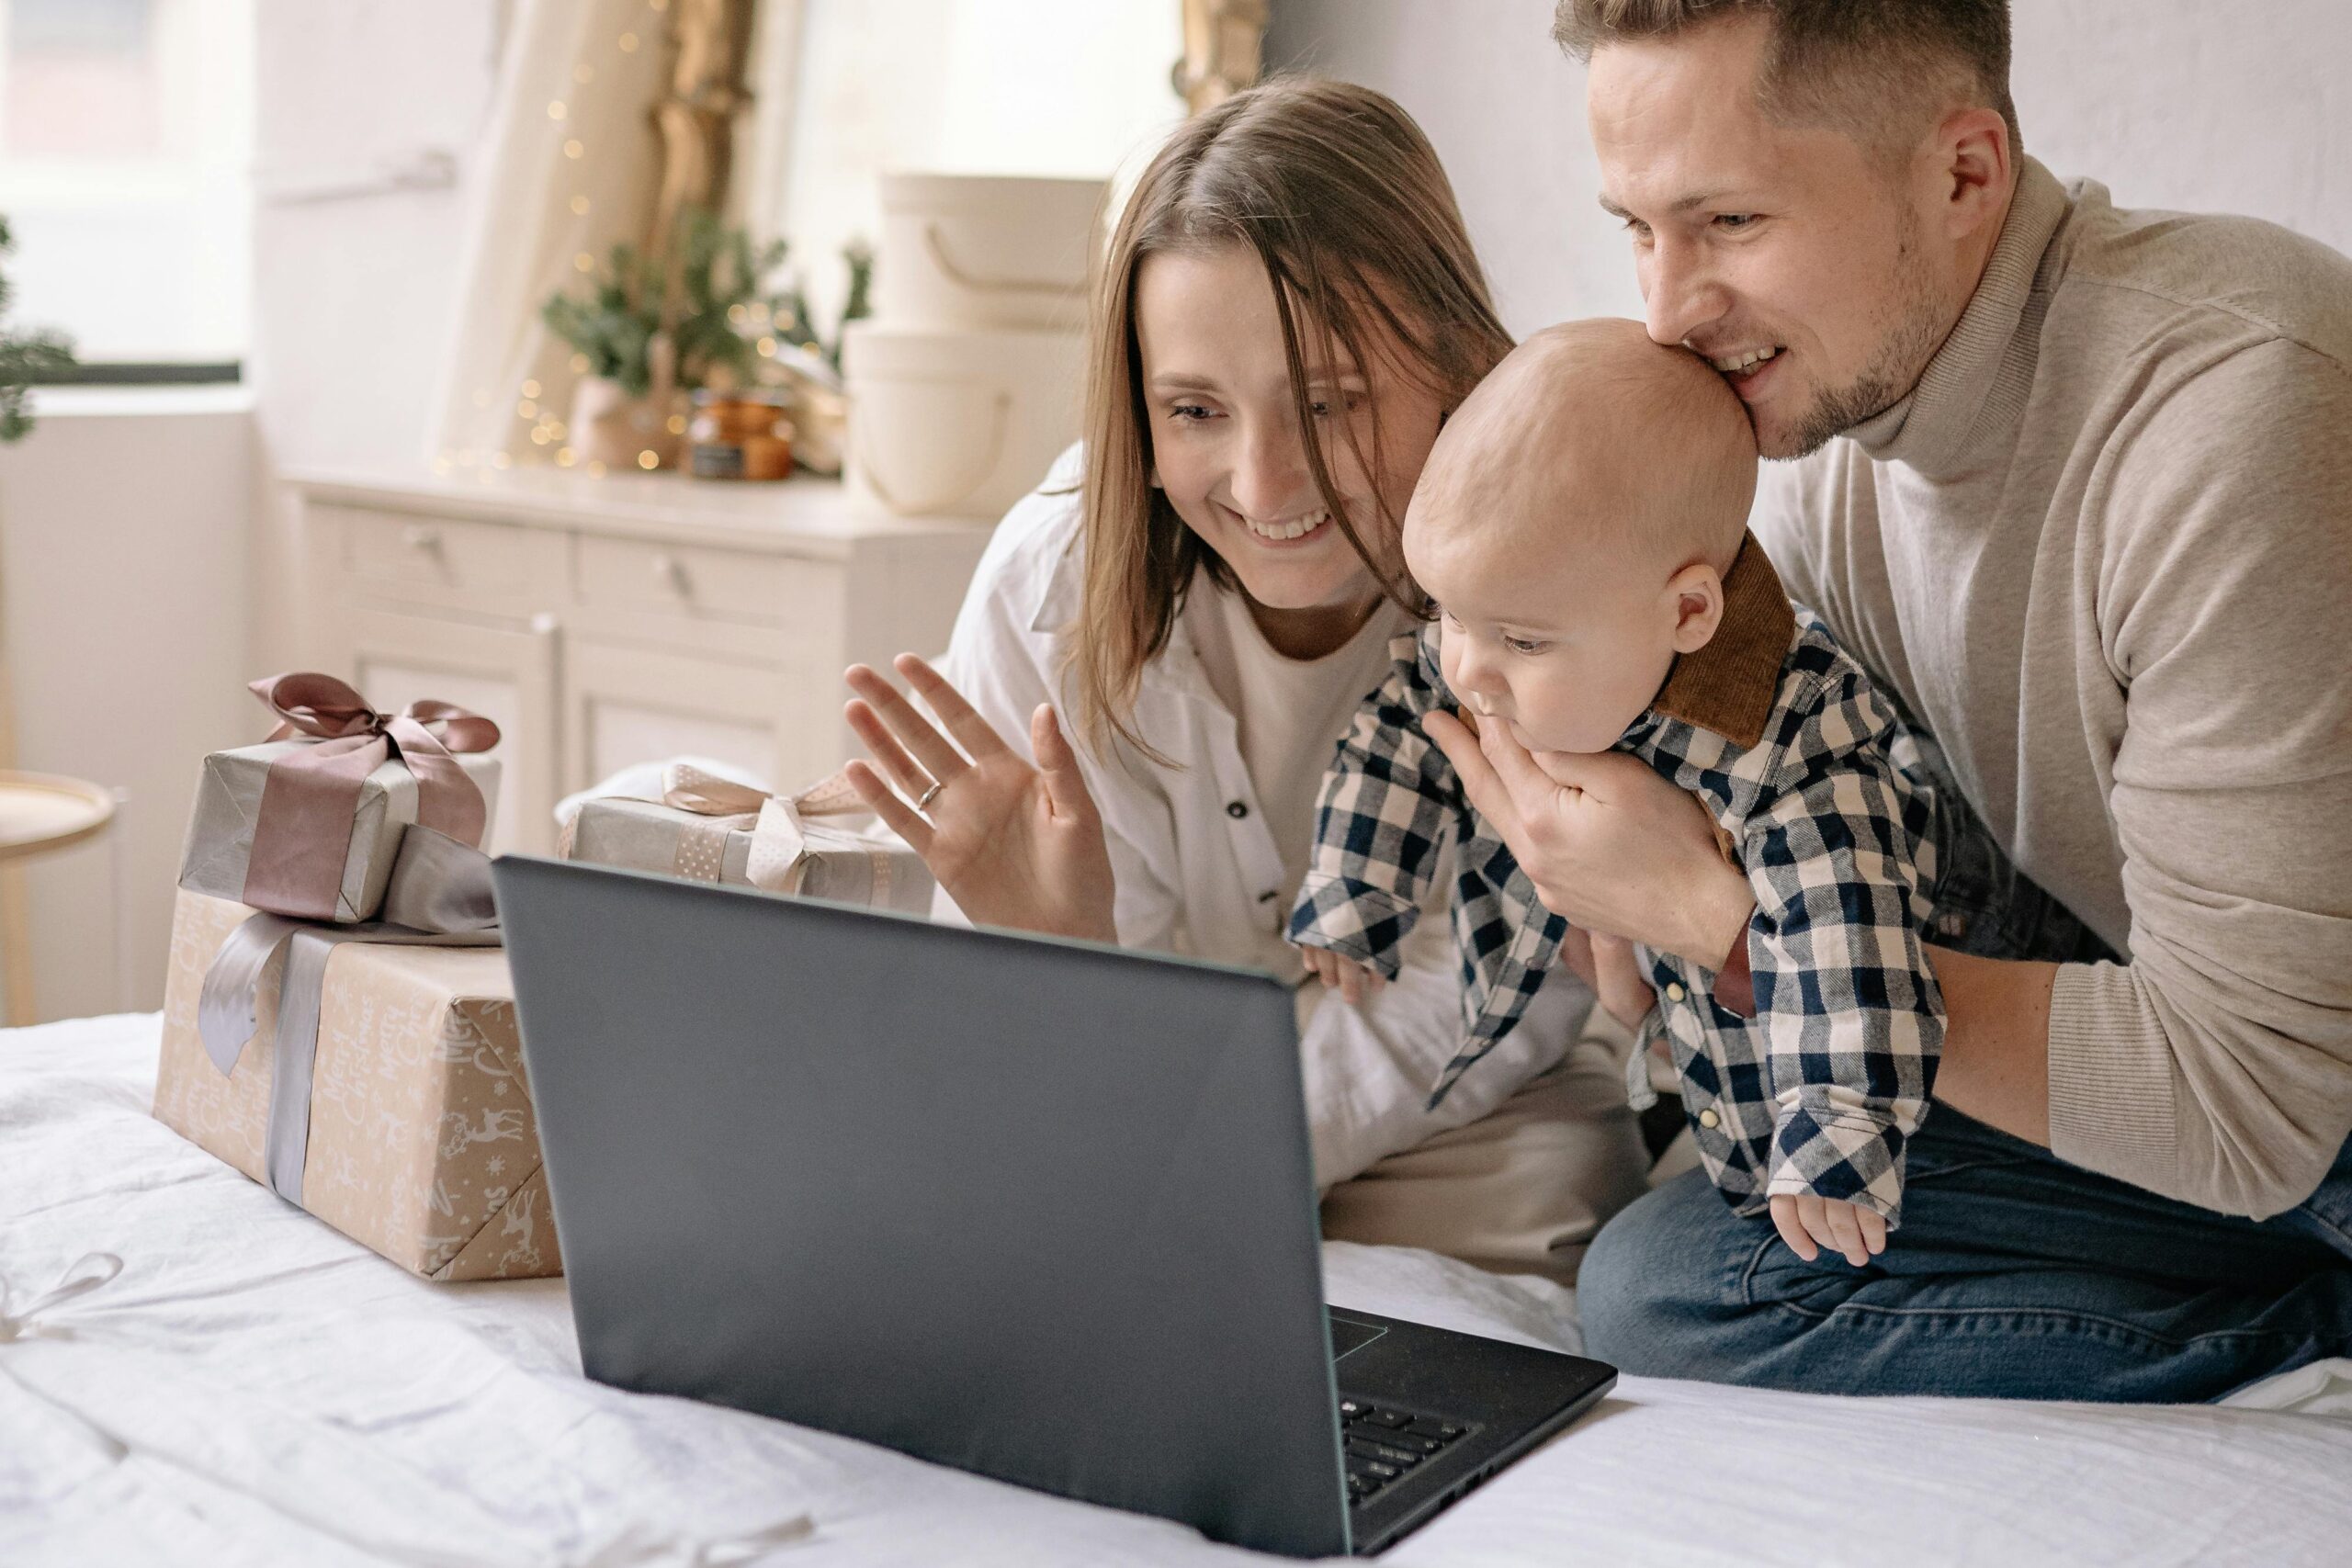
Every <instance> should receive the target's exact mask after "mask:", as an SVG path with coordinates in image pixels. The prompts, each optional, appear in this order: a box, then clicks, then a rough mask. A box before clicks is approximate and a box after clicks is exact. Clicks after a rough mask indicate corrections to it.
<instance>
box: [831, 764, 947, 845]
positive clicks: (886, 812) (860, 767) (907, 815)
mask: <svg viewBox="0 0 2352 1568" xmlns="http://www.w3.org/2000/svg"><path fill="white" fill-rule="evenodd" d="M842 773H843V774H844V775H846V776H847V778H848V779H849V787H850V788H852V789H854V790H855V791H857V798H858V799H860V800H862V801H864V802H865V808H866V809H867V810H868V811H871V812H873V813H874V815H876V817H879V818H882V821H883V823H884V825H885V826H887V827H888V829H890V831H892V832H893V833H896V834H898V835H899V837H900V838H901V839H904V840H906V841H907V847H908V848H909V849H910V850H912V851H914V852H915V853H917V854H919V855H921V856H922V857H923V859H924V860H925V861H926V862H927V861H929V860H930V859H931V824H930V823H928V822H926V821H924V820H923V819H922V817H920V816H918V815H917V814H916V812H915V810H914V808H913V807H910V806H909V805H908V804H907V803H906V802H905V801H903V800H900V799H899V797H898V795H896V794H895V793H893V791H892V790H891V788H890V786H889V785H888V784H884V783H883V782H882V775H881V774H879V773H876V772H875V771H874V767H873V764H871V763H869V762H865V761H856V762H852V763H851V764H850V765H849V766H848V767H846V768H844V769H842Z"/></svg>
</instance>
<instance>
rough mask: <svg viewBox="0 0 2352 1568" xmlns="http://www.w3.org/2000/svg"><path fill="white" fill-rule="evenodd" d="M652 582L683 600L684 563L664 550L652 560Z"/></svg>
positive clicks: (685, 587)
mask: <svg viewBox="0 0 2352 1568" xmlns="http://www.w3.org/2000/svg"><path fill="white" fill-rule="evenodd" d="M653 581H655V582H656V583H657V584H659V585H660V586H662V587H663V588H666V589H668V590H669V591H670V592H673V593H675V594H677V595H678V596H679V597H681V598H684V596H685V595H686V593H687V592H688V589H687V585H686V563H685V562H684V561H682V560H680V559H679V558H677V557H675V556H673V555H672V554H670V552H669V551H667V550H664V551H662V553H661V554H660V555H657V556H655V557H654V558H653Z"/></svg>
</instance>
